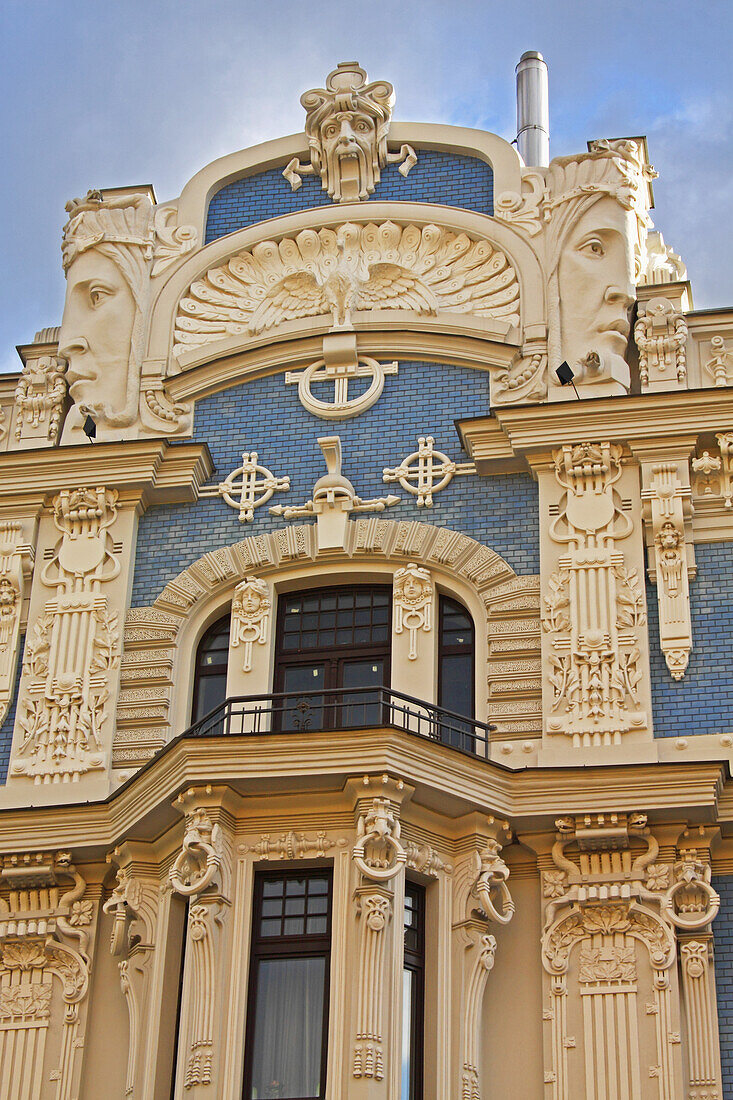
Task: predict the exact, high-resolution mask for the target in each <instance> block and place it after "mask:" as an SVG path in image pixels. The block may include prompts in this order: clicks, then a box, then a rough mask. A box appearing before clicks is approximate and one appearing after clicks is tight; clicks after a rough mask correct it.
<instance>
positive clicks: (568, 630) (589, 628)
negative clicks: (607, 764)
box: [536, 442, 652, 762]
mask: <svg viewBox="0 0 733 1100" xmlns="http://www.w3.org/2000/svg"><path fill="white" fill-rule="evenodd" d="M629 467H630V460H629V459H627V458H625V456H624V452H623V448H622V447H620V446H618V445H616V444H611V443H605V442H600V443H593V442H588V443H579V444H575V445H570V444H567V445H565V446H563V447H562V448H561V449H560V450H556V451H554V452H553V453H552V462H551V464H548V463H547V462H546V459H542V460H541V461H540V459H538V460H537V464H536V470H537V476H538V480H539V483H540V502H541V511H542V513H543V518H546V521H547V522H546V531H545V533H543V536H542V576H541V583H542V594H543V598H542V627H543V638H542V642H543V644H542V663H543V669H544V672H545V677H544V691H543V711H544V715H545V729H544V738H543V742H544V743H543V752H544V753H545V755H547V752H548V750H552V752H553V753H554V755H557V754H558V753H559V754H561V755H562V754H563V753H565V754H566V755H565V756H563V759H565V758H566V757H567V750H568V749H570V750H571V752H570V757H571V758H572V759H573V760H574V761H575V762H578V755H577V752H573V751H572V750H582V749H594V750H597V749H599V748H615V747H619V746H621V745H626V744H628V743H629V742H646V743H647V744H648V745H649V749H650V750H651V748H652V745H651V697H650V691H651V688H650V681H649V663H648V639H647V631H646V600H645V596H644V584H643V576H644V572H643V570H644V558H643V545H642V538H641V515H640V494H639V483H638V475H637V473H636V470H635V469H633V467H632V468H629ZM592 756H593V758H594V759H595V758H597V753H594V754H592Z"/></svg>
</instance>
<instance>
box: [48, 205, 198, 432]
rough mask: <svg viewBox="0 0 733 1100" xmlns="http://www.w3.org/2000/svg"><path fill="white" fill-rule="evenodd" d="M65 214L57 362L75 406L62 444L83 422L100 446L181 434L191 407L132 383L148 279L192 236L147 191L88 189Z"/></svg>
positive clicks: (151, 384) (137, 374) (153, 385)
mask: <svg viewBox="0 0 733 1100" xmlns="http://www.w3.org/2000/svg"><path fill="white" fill-rule="evenodd" d="M66 210H67V212H68V214H69V220H68V222H67V223H66V225H65V226H64V236H63V243H62V258H63V267H64V273H65V275H66V301H65V303H64V315H63V319H62V322H61V329H60V332H59V352H58V354H59V358H60V359H61V360H62V361H65V362H66V364H67V370H66V381H67V383H68V387H69V395H70V397H71V399H72V401H73V402H74V406H75V408H72V410H71V412H70V414H69V416H68V417H67V420H66V424H65V425H64V440H65V442H69V443H71V442H85V441H86V437H85V436H84V435H83V433H81V424H82V422H83V420H84V418H85V417H86V416H87V415H89V416H91V417H92V419H93V420H94V422H95V424H96V425H97V434H98V438H102V439H103V438H105V437H107V438H114V439H119V438H121V437H123V438H134V437H135V436H137V435H139V434H159V435H162V434H168V435H170V434H174V433H176V432H180V431H182V430H184V429H185V428H186V427H187V425H188V423H189V422H190V409H188V407H186V406H182V405H177V404H175V403H174V402H171V401H170V400H169V398H168V396H167V394H166V392H165V388H164V385H163V382H162V380H161V379H160V378H155V379H142V377H141V375H142V363H143V356H144V341H145V336H146V330H147V325H148V320H149V310H150V300H151V295H150V280H151V277H154V276H156V275H159V274H161V273H162V272H164V271H166V270H167V269H168V268H169V267H170V266H171V265H172V264H174V263H176V262H177V261H178V260H179V259H180V258H181V257H182V256H183V255H185V253H186V252H189V251H191V249H192V248H194V247H195V245H196V243H197V233H196V230H195V229H194V228H193V227H191V226H178V225H176V224H175V216H176V211H175V209H174V208H173V207H162V208H160V209H156V208H155V207H154V206H153V204H152V202H151V200H150V197H149V194H148V193H147V192H134V191H130V190H124V191H121V192H120V193H112V194H108V195H106V194H103V193H102V192H101V191H89V192H87V194H86V196H85V197H84V198H83V199H71V200H70V201H69V202H68V203H67V204H66Z"/></svg>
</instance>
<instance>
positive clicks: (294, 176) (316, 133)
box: [283, 61, 417, 202]
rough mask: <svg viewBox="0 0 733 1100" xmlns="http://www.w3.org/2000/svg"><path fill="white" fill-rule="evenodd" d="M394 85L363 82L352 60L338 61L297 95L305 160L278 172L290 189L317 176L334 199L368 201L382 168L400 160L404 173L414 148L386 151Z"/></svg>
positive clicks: (363, 75)
mask: <svg viewBox="0 0 733 1100" xmlns="http://www.w3.org/2000/svg"><path fill="white" fill-rule="evenodd" d="M394 100H395V96H394V88H393V87H392V85H391V84H390V83H389V82H388V81H386V80H375V81H373V82H372V83H371V84H367V74H366V72H365V71H364V69H362V68H361V67H360V65H359V64H358V63H357V62H356V61H342V62H341V63H340V64H339V65H338V66H337V68H335V69H334V70H333V72H331V73H329V75H328V77H327V79H326V87H325V88H311V89H310V91H308V92H304V93H303V95H302V96H301V97H300V102H301V103H302V105H303V106H304V107H305V110H306V119H305V132H306V135H307V137H308V146H309V149H310V157H311V162H310V164H305V165H304V164H301V163H300V162H299V160H298V159H297V157H296V158H295V159H293V160H291V161H290V163H289V164H288V166H287V168H286V169H285V171H284V172H283V175H284V176H285V178H286V179H287V180H289V182H290V184H291V186H292V188H293V190H294V191H295V190H297V189H298V188H299V187H300V185H301V181H300V177H301V176H303V175H313V174H317V175H320V177H321V182H322V185H323V189H324V190H325V191H328V194H329V195H330V196H331V198H332V199H333V201H334V202H357V201H359V200H363V199H368V198H369V196H370V195H371V194H373V193H374V188H375V187H376V185H377V184H378V183H379V179H380V174H381V170H382V168H384V167H385V165H387V164H397V163H400V168H399V171H400V172H401V173H402V175H403V176H406V175H407V173H408V172H409V171H410V168H412V166H413V165H414V164H415V163H416V161H417V157H416V155H415V151H414V149H412V148H411V147H410V146H409V145H403V146H402V148H401V149H400V151H399V153H389V152H388V150H387V135H388V134H389V127H390V122H391V121H392V108H393V106H394Z"/></svg>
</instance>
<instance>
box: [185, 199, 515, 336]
mask: <svg viewBox="0 0 733 1100" xmlns="http://www.w3.org/2000/svg"><path fill="white" fill-rule="evenodd" d="M519 299H520V291H519V281H518V279H517V273H516V270H515V269H514V266H513V265H512V263H511V261H510V260H509V259H508V257H507V256H506V255H505V253H504V252H502V251H501V249H499V248H497V247H496V246H495V245H493V244H491V243H490V242H489V241H487V240H485V239H478V240H473V239H472V238H471V237H469V236H468V235H467V234H466V233H454V232H452V231H451V230H449V229H444V228H442V227H440V226H437V225H426V226H423V227H422V228H420V227H418V226H416V225H401V224H398V223H397V222H394V221H385V222H379V223H370V224H367V225H357V224H355V223H354V222H345V223H344V224H342V225H339V226H337V227H336V228H335V229H330V228H323V229H319V230H315V229H303V230H302V231H301V232H300V233H297V234H296V235H295V236H292V237H284V238H283V239H282V240H281V241H279V242H277V241H262V242H260V243H259V244H257V245H255V246H254V248H252V249H251V251H248V252H241V253H239V254H238V255H236V256H233V257H232V258H231V259H229V260H227V262H226V263H225V264H223V265H221V266H219V267H214V268H211V269H210V270H209V271H207V272H206V273H205V274H204V275H203V276H202V277H201V278H200V279H198V280H196V281H195V282H193V283H192V284H191V286H190V288H189V290H188V292H187V293H186V294H185V295H184V296H183V298H182V299H181V301H180V302H179V304H178V312H177V316H176V329H175V336H174V346H173V353H174V355H178V356H180V355H182V354H183V353H184V352H186V351H190V350H191V349H192V348H198V347H202V346H203V345H205V344H211V343H217V342H218V341H220V340H224V339H225V338H226V337H228V336H232V335H237V334H249V335H251V336H256V335H258V334H259V333H261V332H263V331H265V330H266V329H270V328H273V327H275V326H277V325H279V324H281V323H282V322H284V321H293V320H297V319H299V318H303V317H317V316H323V315H326V316H327V315H328V314H331V317H332V319H333V325H334V328H336V329H343V328H349V327H350V326H351V323H352V319H353V318H352V314H353V313H354V312H355V311H357V310H361V311H368V310H374V309H380V310H410V311H413V312H415V313H422V314H437V313H461V314H472V315H474V316H477V317H492V318H498V319H501V320H503V321H505V322H507V323H508V324H510V325H517V324H519Z"/></svg>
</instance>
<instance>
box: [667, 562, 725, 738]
mask: <svg viewBox="0 0 733 1100" xmlns="http://www.w3.org/2000/svg"><path fill="white" fill-rule="evenodd" d="M695 560H696V562H697V577H696V578H695V580H693V581H691V582H690V611H691V615H692V645H693V649H692V653H691V654H690V663H689V665H688V667H687V671H686V672H685V675H684V678H683V679H682V680H680V681H676V680H673V679H672V677H671V675H670V673H669V669H668V668H667V666H666V664H665V661H664V656H663V654H662V651H661V649H660V647H659V609H658V604H657V589H656V587H655V585H653V584H649V585H647V602H648V605H649V645H650V656H651V676H652V710H653V714H654V732H655V734H656V736H657V737H687V736H689V735H690V734H694V733H730V732H733V661H731V658H730V654H731V652H733V542H712V543H697V544H696V545H695Z"/></svg>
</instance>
